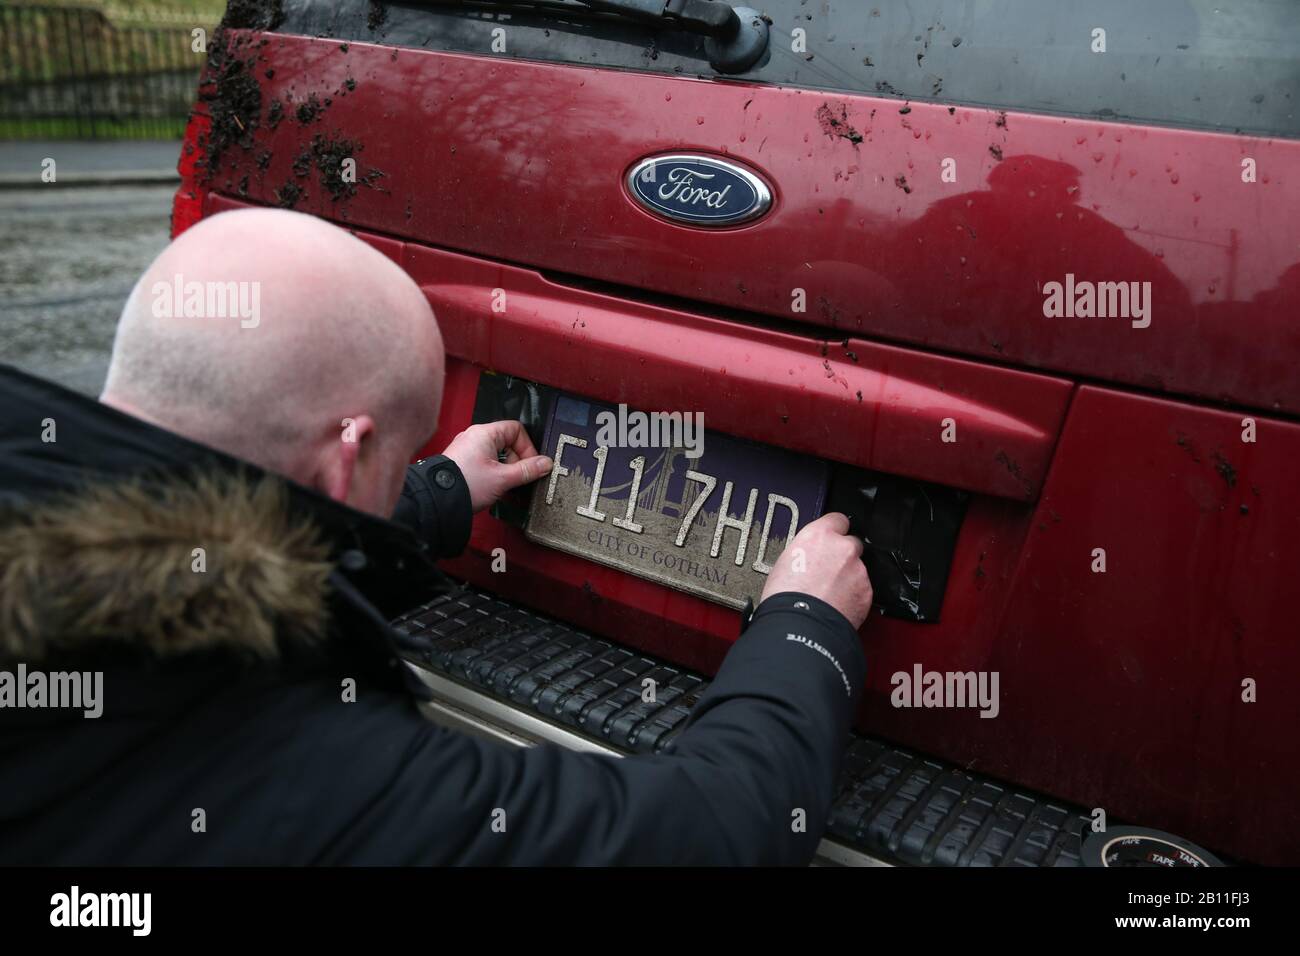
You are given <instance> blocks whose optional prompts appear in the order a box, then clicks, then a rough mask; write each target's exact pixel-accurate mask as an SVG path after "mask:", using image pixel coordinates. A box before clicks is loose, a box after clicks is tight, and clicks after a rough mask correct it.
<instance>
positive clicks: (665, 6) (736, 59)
mask: <svg viewBox="0 0 1300 956" xmlns="http://www.w3.org/2000/svg"><path fill="white" fill-rule="evenodd" d="M477 2H481V3H486V4H487V5H488V6H497V5H500V6H528V7H529V8H530V9H532V10H535V11H536V12H538V13H546V12H562V11H563V10H564V9H565V8H566V7H567V8H568V9H570V10H573V9H581V8H575V7H574V6H572V5H571V4H567V3H566V4H558V3H554V2H549V3H548V2H539V3H529V2H528V0H523V2H522V3H521V2H520V0H477ZM576 2H577V3H580V4H582V5H583V6H585V7H590V8H591V9H592V10H598V11H600V12H601V13H610V14H615V15H617V16H620V17H625V18H627V19H629V20H638V21H640V22H642V23H645V24H648V25H650V26H654V27H660V28H662V29H667V30H676V31H679V32H682V33H693V34H697V35H699V36H702V37H704V52H705V54H706V55H707V56H708V58H709V65H710V66H711V67H713V68H714V69H715V70H717V71H718V72H719V73H744V72H745V71H746V70H748V69H750V68H751V67H753V66H754V64H756V63H758V61H759V60H760V59H762V57H763V54H764V53H766V52H767V43H768V27H767V21H766V20H765V19H763V15H762V14H760V13H759V12H758V11H757V10H754V9H751V8H750V7H733V6H732V5H731V4H729V3H724V2H722V0H576Z"/></svg>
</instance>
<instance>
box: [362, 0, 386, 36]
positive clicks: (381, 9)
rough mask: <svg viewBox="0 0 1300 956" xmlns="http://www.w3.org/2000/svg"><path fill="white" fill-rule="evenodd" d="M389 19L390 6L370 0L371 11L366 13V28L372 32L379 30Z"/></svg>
mask: <svg viewBox="0 0 1300 956" xmlns="http://www.w3.org/2000/svg"><path fill="white" fill-rule="evenodd" d="M387 19H388V5H387V4H385V3H379V2H377V0H370V9H369V11H367V13H366V26H367V27H369V28H370V29H371V30H378V29H379V28H380V27H382V26H383V25H384V22H385V21H386V20H387Z"/></svg>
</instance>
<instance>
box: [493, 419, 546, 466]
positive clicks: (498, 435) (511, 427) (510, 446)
mask: <svg viewBox="0 0 1300 956" xmlns="http://www.w3.org/2000/svg"><path fill="white" fill-rule="evenodd" d="M483 427H484V428H485V429H486V431H487V435H488V437H489V438H490V439H491V440H492V443H493V445H494V446H495V447H496V448H503V449H505V450H506V451H507V452H514V454H515V457H514V458H513V459H511V458H509V457H507V461H511V462H513V461H517V460H521V459H524V458H536V457H537V449H536V448H535V447H534V446H533V440H532V439H531V438H529V437H528V429H526V428H524V426H523V423H522V422H520V421H518V420H516V419H502V420H501V421H499V422H488V423H487V424H485V425H484V426H483Z"/></svg>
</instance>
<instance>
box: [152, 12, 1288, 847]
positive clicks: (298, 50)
mask: <svg viewBox="0 0 1300 956" xmlns="http://www.w3.org/2000/svg"><path fill="white" fill-rule="evenodd" d="M228 39H233V42H235V43H236V44H239V43H241V42H242V43H243V44H245V55H248V52H249V51H254V52H255V56H256V57H257V69H258V70H259V71H270V72H272V73H273V77H274V78H273V79H272V78H271V77H269V76H268V77H266V79H265V81H263V82H261V88H262V100H263V109H262V113H261V117H262V119H263V122H262V124H261V125H260V126H259V127H258V128H256V129H254V130H253V131H251V133H250V136H249V142H248V146H247V148H244V147H242V146H240V147H227V148H226V149H225V150H224V154H223V156H222V164H221V168H220V169H219V172H218V173H217V175H216V176H214V177H211V178H208V177H207V174H206V172H205V170H203V169H202V168H201V167H200V168H190V169H189V171H188V172H187V173H186V181H185V183H184V184H183V186H182V189H181V192H180V193H178V197H177V201H176V211H175V219H174V229H175V230H176V231H180V230H182V229H183V228H185V227H187V226H188V225H189V224H192V222H194V221H196V220H197V219H198V218H199V217H200V216H201V215H210V214H213V213H215V212H218V211H220V210H223V209H228V208H235V207H237V206H238V205H241V204H244V203H257V204H266V205H275V204H277V203H278V204H281V205H291V206H293V207H294V208H296V209H298V210H301V211H304V212H310V213H315V214H318V215H321V216H324V217H326V218H329V219H331V220H333V221H335V222H338V223H340V224H342V225H345V226H349V227H351V228H354V229H356V230H357V231H358V233H359V234H360V235H362V237H363V238H365V239H366V240H367V241H369V242H371V243H372V244H374V245H375V246H376V247H377V248H380V249H381V250H382V251H384V252H385V253H386V254H387V255H389V256H390V257H391V258H392V259H393V260H394V261H396V262H398V263H399V264H401V265H402V266H403V267H404V268H405V269H406V270H407V271H408V272H409V273H410V274H411V275H412V277H413V278H415V280H416V281H417V282H418V283H420V285H421V287H422V288H423V289H424V291H425V293H426V295H427V296H428V297H429V300H430V302H431V304H432V305H433V307H434V310H435V312H436V314H437V316H438V319H439V322H440V325H441V327H442V329H443V332H444V336H445V338H446V342H447V345H448V351H449V354H450V358H449V362H448V378H447V385H446V390H445V396H444V405H443V408H442V410H441V416H440V420H439V429H438V434H437V435H436V436H435V437H434V438H433V439H432V440H431V442H430V443H429V445H428V446H427V448H426V450H432V449H435V448H438V447H441V446H442V445H443V444H445V442H446V441H447V440H448V439H449V438H450V437H451V435H452V434H454V433H455V432H456V431H458V430H460V429H462V428H464V427H466V426H467V425H469V424H470V422H471V419H472V415H473V409H474V402H475V394H476V390H477V385H478V381H479V375H480V372H481V370H483V369H490V370H493V371H496V372H499V373H504V374H508V375H514V376H520V377H523V378H528V379H531V380H534V381H538V382H542V383H545V384H550V385H554V386H556V387H560V388H563V389H565V390H567V391H573V392H577V393H580V394H585V395H589V396H591V397H593V398H598V399H603V400H607V401H614V402H618V401H624V402H627V403H628V404H629V405H632V406H633V407H643V408H652V409H654V408H658V409H680V410H686V409H689V410H701V411H703V412H704V413H705V420H706V424H707V427H709V428H716V429H718V430H720V431H723V432H727V433H730V434H734V435H737V436H740V437H744V438H749V439H753V440H756V441H761V442H766V443H769V444H773V445H777V446H780V447H783V448H786V449H790V450H795V451H799V452H803V453H806V454H813V455H817V456H819V457H823V458H827V459H830V460H832V461H840V462H846V463H852V464H858V465H863V466H865V467H870V468H877V469H880V470H883V471H887V472H890V473H892V474H899V475H905V476H910V477H916V478H922V479H925V480H930V481H935V482H939V483H941V484H945V485H950V486H952V487H956V488H962V489H965V490H967V491H969V492H970V493H971V499H970V503H969V507H968V509H967V512H966V517H965V521H964V523H963V525H962V528H961V532H960V535H959V537H958V540H957V543H956V546H955V551H954V553H953V556H952V563H951V568H950V572H949V577H948V587H947V593H946V595H945V598H944V604H943V614H942V618H941V620H940V621H939V622H938V623H933V624H924V625H920V624H916V623H913V622H909V621H903V620H898V619H891V618H884V617H873V618H872V619H871V620H870V621H869V622H868V623H867V624H866V625H865V626H864V628H863V630H862V635H863V639H864V642H865V644H866V647H867V651H868V657H869V660H870V662H871V663H870V669H869V675H868V681H869V686H868V691H867V694H866V700H865V702H864V705H863V709H862V712H861V714H860V725H861V726H862V727H864V728H868V727H869V728H870V729H871V730H872V732H874V733H879V734H882V735H884V736H886V737H888V738H891V739H895V740H898V741H900V742H903V743H907V744H910V745H912V746H915V747H918V748H921V749H925V750H928V751H929V752H931V753H934V754H937V755H939V756H942V757H945V758H947V759H949V760H952V761H954V762H956V763H959V764H962V765H965V766H970V767H975V768H978V769H980V770H983V771H986V772H990V773H995V774H999V775H1001V776H1003V777H1005V778H1008V779H1010V780H1013V781H1016V782H1018V783H1022V784H1024V785H1027V786H1034V787H1038V788H1040V789H1042V790H1044V791H1045V792H1047V793H1050V794H1054V795H1057V796H1059V797H1061V798H1062V799H1068V800H1072V801H1076V802H1078V803H1080V804H1082V805H1085V806H1093V807H1099V808H1102V809H1104V810H1105V811H1106V813H1107V815H1108V816H1109V817H1110V818H1111V819H1127V820H1132V821H1136V822H1141V823H1143V824H1145V825H1150V826H1157V827H1163V828H1166V829H1170V830H1174V831H1177V832H1180V833H1182V834H1184V835H1186V836H1187V837H1189V838H1191V839H1194V840H1196V841H1197V842H1199V843H1203V844H1205V845H1206V846H1209V847H1213V848H1214V849H1216V850H1218V851H1221V852H1223V853H1225V854H1226V855H1229V856H1233V857H1237V858H1242V859H1248V860H1253V861H1257V862H1264V863H1280V862H1295V861H1296V860H1298V859H1300V822H1297V818H1296V817H1295V815H1294V813H1293V812H1292V809H1291V808H1292V804H1293V802H1294V797H1295V795H1296V794H1297V793H1300V761H1297V760H1296V744H1295V734H1294V728H1295V727H1297V726H1298V725H1300V695H1296V694H1293V693H1291V691H1290V687H1289V683H1290V682H1291V681H1292V680H1293V679H1294V677H1295V676H1296V675H1297V673H1300V670H1298V666H1300V660H1298V659H1297V641H1296V638H1297V631H1298V629H1297V626H1296V624H1295V620H1294V613H1293V611H1292V609H1291V607H1290V603H1289V601H1288V600H1286V597H1285V595H1286V594H1287V590H1286V587H1285V583H1286V582H1285V581H1284V580H1283V575H1284V574H1288V573H1294V569H1296V568H1297V567H1300V533H1298V532H1300V506H1297V504H1296V499H1295V489H1296V488H1297V487H1298V486H1300V465H1298V464H1297V463H1298V462H1300V425H1298V424H1297V423H1296V421H1295V420H1294V419H1295V418H1296V416H1297V414H1300V376H1298V375H1296V374H1295V369H1296V367H1297V364H1298V362H1300V226H1298V225H1297V220H1296V217H1295V210H1296V208H1297V207H1300V202H1298V200H1300V142H1298V141H1295V140H1285V139H1267V138H1259V137H1245V136H1238V135H1225V134H1217V133H1208V132H1199V131H1188V130H1179V129H1171V128H1158V127H1154V126H1135V125H1130V124H1124V123H1112V122H1101V121H1095V120H1091V119H1079V118H1072V117H1060V116H1045V115H1036V114H1028V113H1014V112H1012V113H1005V112H1002V111H996V110H989V109H979V108H975V107H968V106H954V107H952V108H949V107H947V106H945V105H942V104H936V103H911V104H908V103H905V102H903V101H900V100H898V99H890V98H885V97H872V96H863V95H850V94H837V93H826V92H819V91H812V90H799V89H791V88H782V87H777V86H765V85H757V84H752V83H744V82H738V81H724V80H714V81H708V80H701V79H691V78H682V77H673V76H663V75H656V74H650V73H638V72H632V71H619V70H611V69H598V68H592V67H583V66H573V65H556V64H548V63H537V62H528V61H522V60H512V59H507V58H493V57H490V56H470V55H464V54H455V53H438V52H427V51H419V50H409V49H401V50H396V49H389V48H387V47H383V46H379V45H373V44H367V43H356V42H354V43H344V44H340V43H339V42H337V41H335V40H328V39H312V38H307V37H297V36H285V35H279V34H271V35H268V36H267V37H265V38H263V39H264V40H265V42H264V43H263V42H262V41H261V40H258V39H257V35H256V34H245V33H241V32H240V31H230V37H229V38H228ZM349 79H351V80H353V81H354V83H355V86H354V87H353V88H351V89H349V88H348V84H347V81H348V80H349ZM313 94H314V95H315V96H316V98H317V101H318V102H319V104H321V105H323V107H324V108H323V109H320V110H317V111H316V112H314V113H311V115H310V116H309V118H308V119H307V120H306V121H305V122H303V121H299V119H298V118H297V116H296V111H297V107H299V106H301V105H303V104H307V103H310V102H311V97H312V96H313ZM273 99H278V100H280V101H281V102H282V104H283V117H284V118H283V119H282V120H281V121H280V122H279V124H278V125H276V126H275V127H274V128H271V127H270V125H269V124H267V123H266V122H265V115H266V112H265V107H266V104H269V103H270V102H271V101H272V100H273ZM309 112H310V111H309ZM206 114H207V107H206V106H205V105H204V104H203V103H200V105H199V107H198V109H197V110H196V114H195V120H194V122H193V123H192V127H191V131H190V144H191V146H194V147H195V148H196V149H197V151H198V153H199V154H200V155H201V156H203V158H206V153H205V146H204V142H203V136H204V135H205V133H206V131H207V129H208V126H207V124H208V117H207V115H206ZM850 131H851V135H850ZM317 136H319V137H321V138H322V139H321V142H323V143H325V144H326V145H330V144H335V145H337V143H338V141H339V140H340V139H342V140H346V142H347V144H348V145H349V146H350V147H351V148H352V150H353V153H352V155H354V156H355V157H356V158H357V160H358V167H359V168H358V172H359V175H360V177H361V178H363V179H364V180H365V181H364V182H360V183H358V185H357V188H356V190H355V194H353V195H343V196H339V197H336V196H335V195H332V194H331V193H330V192H328V191H327V190H325V189H324V188H322V185H321V182H320V179H319V176H318V172H317V169H316V168H315V166H314V164H313V157H312V141H313V137H317ZM675 151H686V152H703V153H709V154H713V155H717V156H722V157H731V158H733V159H736V160H739V161H740V162H742V163H744V164H745V165H746V166H749V167H751V168H753V169H754V170H755V171H756V172H758V173H759V174H761V175H762V176H763V178H764V179H765V181H766V182H768V183H770V184H771V186H772V189H773V193H774V202H773V208H772V210H771V212H770V213H768V214H767V215H766V216H765V217H763V218H762V219H760V220H758V221H755V222H752V223H749V224H746V225H743V226H740V227H738V228H732V229H726V230H719V231H707V230H702V229H694V228H690V227H686V226H682V225H678V224H673V223H668V222H665V221H663V220H661V219H658V218H656V217H654V216H651V215H650V214H648V213H647V212H646V211H645V210H643V209H641V208H640V207H639V206H637V204H636V203H634V202H633V201H632V200H631V199H630V198H629V197H628V195H627V193H626V189H625V188H624V185H623V180H624V177H625V175H626V173H627V171H628V170H629V169H630V168H632V167H633V165H634V164H635V163H636V162H637V161H639V160H640V159H643V158H644V157H646V156H650V155H656V154H661V153H667V152H675ZM263 154H265V161H264V162H262V161H259V160H260V157H262V155H263ZM304 155H306V156H307V159H306V169H307V172H306V174H305V175H298V173H297V172H296V171H295V168H294V166H295V161H299V162H300V163H301V162H302V160H301V157H303V156H304ZM945 159H951V160H953V164H954V168H955V171H956V181H955V182H945V181H944V180H943V179H942V178H941V176H940V175H939V170H940V169H941V168H942V166H943V161H944V160H945ZM1243 159H1251V160H1253V161H1254V163H1255V168H1256V169H1257V177H1258V178H1257V181H1255V182H1253V183H1247V182H1243V180H1242V175H1241V174H1242V160H1243ZM184 161H185V160H184V158H183V167H182V171H183V172H186V169H185V167H184ZM378 174H382V175H378ZM367 177H368V179H367ZM293 183H299V184H302V185H303V186H305V192H303V193H302V194H301V195H297V196H292V195H291V194H287V193H286V192H285V191H284V187H285V185H286V184H293ZM286 196H289V198H291V199H292V201H291V202H286ZM304 254H305V255H309V254H310V250H304ZM1067 274H1073V275H1074V276H1075V277H1076V278H1078V279H1080V280H1084V279H1088V278H1091V279H1096V280H1098V281H1110V280H1119V279H1123V280H1125V281H1144V282H1150V283H1151V289H1152V302H1153V308H1152V313H1151V323H1150V325H1149V326H1148V327H1146V328H1136V327H1134V326H1133V325H1132V323H1131V322H1130V321H1129V320H1127V319H1124V318H1113V319H1069V318H1063V317H1062V318H1048V317H1046V316H1045V315H1044V313H1043V303H1044V292H1043V288H1044V286H1045V284H1046V283H1048V282H1052V281H1062V280H1064V279H1065V276H1066V275H1067ZM795 290H802V291H803V300H804V306H805V310H804V311H802V312H800V311H797V310H794V309H792V303H793V302H794V299H795ZM498 292H500V293H502V294H503V295H504V296H505V300H506V301H507V302H508V303H510V304H509V306H508V307H507V308H506V309H505V310H504V311H501V312H497V311H494V310H493V307H492V298H493V295H494V294H496V293H498ZM945 419H952V420H953V421H954V422H955V423H956V441H955V442H951V443H949V442H945V441H943V437H942V427H943V422H944V420H945ZM1247 435H1249V436H1250V439H1251V440H1246V436H1247ZM498 549H504V553H505V555H506V556H507V567H508V571H507V572H506V573H498V572H496V571H494V570H493V567H492V559H493V556H494V554H496V553H498ZM1097 549H1102V550H1104V552H1105V560H1106V565H1105V570H1104V571H1097V570H1095V567H1096V557H1097V556H1096V552H1097ZM448 567H449V570H451V571H452V572H453V573H456V574H458V575H459V576H461V577H464V578H466V579H468V580H469V581H471V582H473V583H475V584H478V585H481V586H483V587H485V588H489V589H492V590H495V591H499V592H501V593H503V594H508V596H509V597H511V598H512V599H514V600H518V601H521V602H524V603H526V604H529V605H531V606H533V607H536V608H538V609H540V610H543V611H545V612H548V613H551V614H554V615H556V616H558V617H561V618H563V619H565V620H568V621H572V622H573V623H574V624H576V625H578V626H580V627H583V628H586V629H589V630H592V631H594V632H597V633H601V634H606V635H608V636H610V637H614V638H616V639H618V640H621V641H624V642H627V643H630V644H633V645H635V646H637V647H640V648H642V649H644V650H647V651H652V652H654V653H658V654H662V655H664V656H666V657H668V658H671V659H673V660H675V661H678V662H680V663H682V664H683V665H685V666H688V667H692V668H696V669H700V670H705V671H711V670H713V669H716V667H717V665H718V663H719V661H720V660H721V658H722V656H723V655H724V654H725V652H726V649H727V647H729V646H730V643H731V642H732V641H733V640H735V638H736V636H737V633H738V630H739V621H738V616H737V615H736V613H735V612H734V611H732V610H730V609H728V608H725V607H723V606H721V605H717V604H712V603H710V602H708V601H705V600H703V599H701V598H698V597H694V596H692V595H689V594H684V593H681V592H678V591H675V590H672V589H670V588H667V587H664V586H662V585H660V584H656V583H654V582H652V581H648V580H643V579H640V578H636V577H632V576H630V575H627V574H625V573H623V572H621V571H618V570H616V569H614V568H611V567H607V566H604V565H601V564H598V563H595V562H593V561H588V560H584V559H581V558H574V557H571V556H568V555H562V554H559V553H558V552H556V551H554V550H552V549H550V548H546V547H544V546H542V545H539V544H537V543H535V542H532V541H529V540H528V539H527V538H526V537H525V536H524V534H523V532H522V531H521V530H520V529H519V528H517V527H514V526H512V525H510V524H508V523H506V522H503V521H501V520H498V519H497V518H494V517H492V516H491V515H489V514H482V515H480V516H479V517H478V518H477V519H476V521H475V526H474V532H473V536H472V539H471V543H470V548H469V550H468V551H467V553H466V554H465V555H464V556H462V557H461V558H459V559H457V560H455V561H453V562H451V563H450V564H449V566H448ZM918 664H919V665H921V666H922V667H923V669H924V670H926V671H962V672H965V671H984V672H988V671H995V672H997V673H998V674H999V675H1000V683H1001V690H1002V698H1001V703H1000V709H999V713H998V716H997V718H996V719H985V718H982V717H981V716H980V715H979V713H978V712H977V711H976V710H971V709H965V710H962V709H952V708H947V709H915V708H900V707H897V706H894V702H893V700H892V692H893V690H894V688H893V686H892V682H891V678H892V676H893V675H894V674H896V673H900V672H911V671H912V669H913V668H914V667H915V666H916V665H918ZM1244 681H1255V682H1256V685H1257V687H1256V689H1257V697H1256V700H1255V701H1254V702H1252V703H1248V702H1246V701H1244V700H1243V694H1244V693H1245V687H1244V686H1243V682H1244Z"/></svg>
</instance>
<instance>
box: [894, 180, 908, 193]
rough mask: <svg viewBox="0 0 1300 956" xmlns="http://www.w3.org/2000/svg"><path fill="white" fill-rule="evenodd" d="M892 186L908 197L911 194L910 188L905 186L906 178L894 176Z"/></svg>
mask: <svg viewBox="0 0 1300 956" xmlns="http://www.w3.org/2000/svg"><path fill="white" fill-rule="evenodd" d="M894 185H895V186H897V187H898V188H899V189H901V190H902V191H903V192H905V193H908V194H909V195H910V194H911V192H912V187H911V186H909V185H907V177H906V176H895V177H894Z"/></svg>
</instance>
